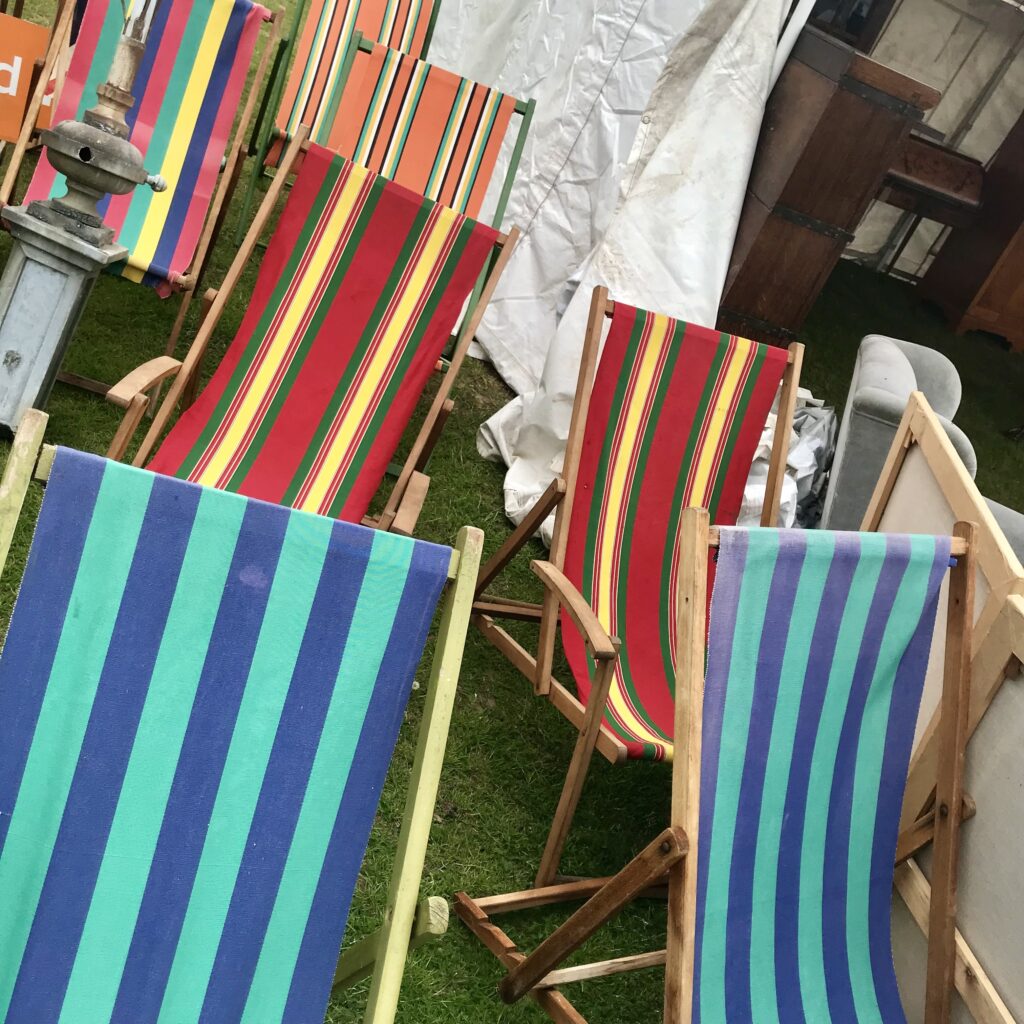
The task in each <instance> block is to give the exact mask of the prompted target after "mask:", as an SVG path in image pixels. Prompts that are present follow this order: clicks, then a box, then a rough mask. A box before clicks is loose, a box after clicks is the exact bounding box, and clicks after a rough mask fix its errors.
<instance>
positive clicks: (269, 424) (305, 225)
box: [108, 132, 515, 532]
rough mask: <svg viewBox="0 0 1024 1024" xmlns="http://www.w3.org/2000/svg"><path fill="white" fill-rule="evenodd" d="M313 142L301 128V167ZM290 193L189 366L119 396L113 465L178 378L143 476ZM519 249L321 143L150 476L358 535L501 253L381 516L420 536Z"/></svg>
mask: <svg viewBox="0 0 1024 1024" xmlns="http://www.w3.org/2000/svg"><path fill="white" fill-rule="evenodd" d="M303 145H304V143H303V140H302V133H301V132H300V135H299V136H297V137H296V139H294V140H293V141H292V143H291V145H290V146H289V157H288V159H289V160H292V159H294V157H295V156H296V155H297V154H298V153H299V151H300V150H301V149H302V148H303ZM284 180H285V175H283V174H282V175H279V176H278V177H277V178H275V180H274V182H273V183H272V185H271V188H270V190H269V191H268V192H267V196H266V198H265V199H264V202H263V206H262V208H261V212H260V214H259V215H258V217H257V219H256V221H255V222H254V224H253V226H252V228H250V231H249V236H248V238H247V239H246V243H245V244H244V245H243V246H242V248H241V249H240V250H239V253H238V255H237V257H236V258H235V261H234V263H233V264H232V267H231V269H230V270H229V272H228V276H227V279H226V280H225V285H224V288H222V289H221V291H220V292H219V293H218V294H217V297H216V299H215V301H214V303H213V306H212V307H211V309H210V314H209V315H208V316H207V318H206V320H205V321H204V322H203V324H202V327H201V328H200V332H199V334H198V336H197V338H196V340H195V342H194V343H193V345H192V347H191V349H190V350H189V353H188V355H187V356H186V358H185V360H184V361H183V362H181V363H179V362H178V361H176V360H173V359H170V358H168V357H161V358H158V359H156V360H151V361H150V362H149V363H147V364H146V365H145V366H143V367H141V368H140V369H138V370H136V371H134V372H133V373H132V374H130V375H129V376H128V378H126V379H125V381H123V382H122V383H121V384H120V385H116V386H115V387H114V388H113V389H112V390H111V394H110V395H108V398H110V400H111V401H114V402H118V403H119V404H122V405H124V406H125V407H126V408H127V409H128V414H127V415H126V418H125V421H124V423H123V424H122V427H123V429H122V431H119V436H118V437H117V438H115V441H114V444H113V445H112V447H111V450H110V453H109V454H111V455H112V456H114V457H120V456H121V455H122V454H123V453H124V450H125V444H126V443H127V439H128V437H130V435H131V433H132V432H133V431H134V429H135V426H136V424H137V423H138V422H139V418H140V416H141V410H142V409H143V408H144V407H145V404H146V397H145V395H146V392H148V391H149V390H151V389H152V387H153V386H154V384H155V383H156V382H158V381H160V380H162V379H164V378H165V377H167V376H174V377H175V380H174V384H173V385H172V387H171V389H170V391H169V392H168V395H167V397H166V399H165V400H164V402H163V405H162V406H161V408H160V409H159V410H158V412H157V414H156V416H155V417H154V420H153V424H152V426H151V428H150V430H149V432H148V434H147V435H146V438H145V440H144V441H143V443H142V446H141V448H140V449H139V450H138V451H137V453H136V455H135V464H136V465H143V464H145V463H146V460H147V459H148V458H149V455H150V452H151V451H152V450H153V446H154V445H155V443H156V441H158V440H159V439H160V437H161V435H162V433H163V430H164V427H165V425H166V424H167V423H168V422H169V419H170V416H171V414H172V413H173V411H174V409H175V407H176V405H177V404H178V401H179V398H180V397H181V396H182V394H183V391H184V388H185V387H186V385H187V384H188V383H189V381H190V380H191V379H192V378H193V376H194V375H195V372H196V370H197V368H198V367H199V360H200V359H201V358H202V354H203V352H204V350H205V348H206V346H207V343H208V342H209V339H210V336H211V334H212V331H213V329H214V326H215V324H216V321H217V318H218V317H219V315H220V313H221V311H222V310H223V308H224V303H225V301H226V299H227V296H228V294H229V293H230V291H231V289H232V288H233V287H234V285H235V283H236V282H237V280H238V277H239V275H240V274H241V272H242V271H243V269H244V268H245V267H246V265H247V264H248V262H249V259H250V257H251V255H252V251H253V247H254V245H255V244H256V240H257V238H258V237H259V234H260V230H261V227H262V223H263V222H264V221H265V219H266V218H267V217H269V215H270V212H271V211H272V210H273V208H274V204H275V202H276V200H277V196H278V194H279V193H280V191H281V189H282V186H283V183H284ZM509 238H511V241H510V240H509ZM514 241H515V239H514V237H512V236H511V233H510V236H509V237H502V236H499V235H498V233H497V231H495V230H494V229H493V228H490V227H487V226H485V225H481V224H478V223H477V222H475V221H473V220H471V219H469V218H468V217H465V216H463V215H462V214H459V213H455V212H454V211H453V210H450V209H448V208H447V207H444V206H441V205H439V204H437V203H433V202H431V201H430V200H428V199H424V198H423V197H422V196H418V195H415V194H414V193H412V192H410V191H408V190H407V189H404V188H402V187H400V186H398V185H395V184H394V183H393V182H390V181H388V180H387V179H385V178H382V177H379V176H377V175H374V174H371V173H370V172H369V171H367V170H366V169H365V168H362V167H359V166H358V165H356V164H353V163H350V162H347V161H345V160H342V159H341V158H340V157H337V156H333V155H332V154H330V153H329V152H328V151H327V150H325V149H322V148H321V147H319V146H314V145H310V146H309V148H308V150H307V151H306V153H305V159H304V162H303V165H302V170H301V172H300V173H299V175H298V177H297V178H296V180H295V185H294V187H293V188H292V189H291V192H290V193H289V196H288V201H287V203H286V205H285V207H284V211H283V213H282V215H281V219H280V221H279V222H278V225H277V228H276V230H275V232H274V235H273V238H272V240H271V242H270V244H269V246H268V248H267V252H266V254H265V255H264V257H263V263H262V266H261V268H260V274H259V277H258V280H257V283H256V287H255V290H254V292H253V296H252V300H251V301H250V303H249V305H248V309H247V312H246V316H245V319H244V320H243V322H242V325H241V328H240V329H239V331H238V334H237V335H236V336H235V339H234V341H233V342H232V343H231V345H230V347H229V348H228V351H227V353H226V355H225V356H224V358H223V359H222V361H221V363H220V365H219V366H218V368H217V370H216V373H215V374H214V376H213V379H212V380H211V381H210V382H209V384H208V385H207V387H206V389H205V390H204V391H203V392H202V394H201V395H200V396H199V399H198V401H196V403H195V404H194V405H192V406H191V407H190V408H188V409H187V410H186V411H185V412H184V413H183V415H182V416H181V417H180V418H179V419H178V421H177V422H176V423H175V425H174V428H173V430H172V431H171V433H170V434H169V436H168V437H167V438H166V439H165V440H164V441H163V443H162V444H161V446H160V448H159V450H158V451H157V452H156V454H155V455H154V456H153V458H152V461H150V462H149V467H150V468H151V469H153V470H155V471H157V472H161V473H169V474H172V475H175V476H180V477H182V478H184V479H187V480H192V481H195V482H196V483H202V484H208V485H211V486H214V487H221V488H225V489H227V490H233V491H238V492H239V493H241V494H247V495H249V496H250V497H258V498H263V499H265V500H267V501H275V502H281V503H283V504H286V505H290V506H291V507H293V508H301V509H306V510H308V511H314V512H319V513H321V514H322V515H330V516H337V517H340V518H342V519H348V520H350V521H353V522H359V521H360V520H362V519H363V518H364V517H365V516H366V515H367V512H368V510H369V507H370V502H371V499H372V498H373V496H374V495H375V493H376V492H377V490H378V488H379V486H380V483H381V481H382V479H383V477H384V474H385V471H386V469H387V467H388V464H389V462H390V460H391V459H392V458H393V457H394V454H395V451H396V449H397V447H398V444H399V441H400V440H401V437H402V434H403V432H404V431H405V429H406V427H407V426H408V424H409V420H410V417H411V416H412V414H413V411H414V409H415V407H416V404H417V402H418V401H419V399H420V396H421V395H422V394H423V391H424V388H425V387H426V385H427V382H428V380H429V378H430V376H431V374H432V373H433V372H434V370H435V368H436V367H437V364H438V358H439V356H440V355H441V351H442V349H443V348H444V346H445V344H446V343H447V341H448V338H449V337H450V334H451V331H452V328H453V327H454V325H455V323H456V320H457V319H458V317H459V315H460V313H461V311H462V307H463V304H464V303H465V301H466V299H467V297H468V296H469V295H470V293H471V292H472V291H473V289H474V286H475V284H476V282H477V280H478V278H479V277H480V275H481V273H482V272H483V269H484V267H485V265H486V264H487V263H488V261H489V260H491V257H492V256H496V258H495V259H494V260H493V263H494V266H493V269H492V270H491V271H490V273H489V276H488V278H487V285H486V287H485V289H484V293H483V297H482V298H481V299H480V300H479V301H478V302H476V304H475V306H474V307H473V308H472V310H471V313H470V315H469V316H467V317H466V318H465V320H466V322H465V323H464V324H463V327H462V330H461V333H460V336H459V343H458V345H457V347H456V351H455V354H454V356H453V360H452V363H451V366H450V368H449V370H448V372H447V373H445V374H444V376H443V378H442V381H441V383H440V386H439V387H438V389H437V392H436V394H435V396H434V398H433V400H432V404H431V406H430V410H429V412H428V413H427V416H426V419H425V421H424V423H423V426H422V428H421V429H420V431H419V433H418V435H417V438H416V440H415V441H414V443H413V446H412V448H411V450H410V452H409V455H408V458H407V459H406V462H405V465H404V467H403V468H402V471H401V473H400V474H399V477H398V480H397V482H396V484H395V487H394V489H393V490H392V492H391V495H390V497H389V499H388V501H387V504H386V505H385V507H384V511H383V512H382V513H381V515H380V516H379V518H377V519H375V520H373V524H374V525H377V526H380V527H381V528H383V529H390V528H394V529H396V530H399V531H400V532H409V531H410V530H411V527H412V526H413V525H414V524H415V520H416V517H417V516H418V514H419V509H420V507H421V505H422V502H423V498H424V497H425V494H426V488H427V486H428V483H429V481H428V478H427V477H426V475H425V474H424V473H423V469H424V466H425V462H426V458H427V456H428V455H429V452H430V448H431V447H432V445H433V443H434V441H435V440H436V438H437V436H438V433H439V432H440V429H441V427H442V425H443V423H444V420H445V419H446V417H447V415H448V413H449V412H450V410H451V407H452V405H451V402H450V400H449V397H448V395H449V392H450V390H451V386H452V383H453V380H454V375H455V374H456V373H457V372H458V369H459V367H460V366H461V364H462V360H463V359H464V357H465V352H466V349H467V347H468V346H469V343H470V341H471V340H472V337H473V332H474V331H475V329H476V325H477V324H478V323H479V320H480V317H481V316H482V315H483V310H484V308H485V306H486V303H487V301H488V300H489V298H490V294H491V292H492V291H493V289H494V286H495V284H496V283H497V280H498V276H499V275H500V273H501V271H502V270H503V269H504V266H505V263H506V261H507V259H508V256H509V254H510V252H511V248H512V245H514ZM368 522H369V520H368Z"/></svg>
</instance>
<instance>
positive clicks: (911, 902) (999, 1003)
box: [896, 860, 1017, 1024]
mask: <svg viewBox="0 0 1024 1024" xmlns="http://www.w3.org/2000/svg"><path fill="white" fill-rule="evenodd" d="M896 891H897V892H898V893H899V894H900V897H901V898H902V899H903V902H904V903H905V904H906V905H907V909H908V910H909V911H910V914H911V916H912V917H913V919H914V920H915V921H916V922H917V926H918V927H919V928H920V929H921V931H922V932H923V933H924V935H925V937H926V938H927V936H928V911H929V904H930V903H931V886H930V885H929V884H928V879H926V878H925V877H924V875H923V874H922V872H921V869H920V868H919V867H918V866H917V864H916V863H915V862H914V861H912V860H909V861H907V862H906V863H905V864H901V865H900V866H899V867H898V868H897V869H896ZM954 981H955V984H956V990H957V992H959V993H960V995H961V997H962V998H963V1001H964V1003H965V1004H966V1006H967V1009H968V1010H969V1011H970V1013H971V1016H972V1017H973V1018H974V1020H975V1024H1017V1021H1016V1020H1015V1019H1014V1017H1013V1015H1012V1014H1011V1013H1010V1011H1009V1009H1008V1008H1007V1006H1006V1003H1004V1002H1003V1000H1002V998H1001V997H1000V995H999V993H998V992H997V991H996V987H995V985H993V984H992V980H991V978H989V976H988V974H987V973H986V971H985V968H984V967H982V965H981V962H980V961H979V960H978V958H977V957H976V956H975V955H974V952H973V950H972V949H971V947H970V946H968V945H967V940H966V939H965V938H964V937H963V935H962V934H961V932H960V931H959V930H958V931H957V932H956V964H955V968H954Z"/></svg>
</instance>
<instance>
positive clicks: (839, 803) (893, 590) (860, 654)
mask: <svg viewBox="0 0 1024 1024" xmlns="http://www.w3.org/2000/svg"><path fill="white" fill-rule="evenodd" d="M909 562H910V543H909V540H908V538H906V537H890V538H887V550H886V553H885V557H884V559H883V560H882V565H881V571H880V573H879V575H878V580H877V582H874V583H873V585H872V593H871V594H870V595H869V594H867V593H863V592H861V593H858V594H855V595H853V597H854V599H855V600H857V601H858V602H860V601H864V600H868V599H870V601H871V604H870V607H869V610H868V615H867V621H866V622H865V624H864V632H863V635H862V636H861V638H860V640H859V650H858V651H857V654H856V659H857V660H856V665H855V667H854V671H853V677H852V679H851V680H850V690H849V695H848V697H847V704H846V713H845V715H844V716H843V725H842V729H841V730H840V733H839V744H838V746H837V748H836V756H835V766H834V768H833V778H832V789H831V793H830V795H829V806H828V817H827V825H826V828H825V848H826V849H827V850H831V851H833V856H830V857H828V858H827V859H826V860H825V864H824V870H823V877H822V900H821V933H822V934H821V939H822V950H823V959H824V963H825V987H826V990H827V991H828V1004H829V1009H830V1011H831V1013H832V1015H833V1017H834V1018H835V1019H836V1020H846V1019H850V1020H856V1019H857V1008H856V1006H855V1004H854V996H853V987H852V985H851V984H850V970H849V963H848V960H847V946H846V899H847V879H848V872H849V858H848V851H849V849H850V841H851V836H850V817H851V811H852V806H853V783H854V778H855V776H856V771H857V755H858V750H859V744H860V731H861V727H862V725H863V723H864V712H865V706H866V703H867V697H868V691H869V690H870V689H871V681H872V679H873V678H874V675H875V667H876V664H877V660H878V655H879V651H880V649H881V645H882V638H883V636H884V635H885V628H886V625H887V623H888V621H889V616H890V613H891V612H892V609H893V604H894V602H895V600H896V595H897V592H898V591H899V586H900V583H901V582H902V580H903V577H904V575H905V574H906V571H907V565H908V564H909ZM887 870H888V872H889V874H890V876H891V873H892V865H889V868H888V869H887Z"/></svg>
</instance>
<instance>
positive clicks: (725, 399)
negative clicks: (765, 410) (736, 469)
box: [689, 338, 754, 508]
mask: <svg viewBox="0 0 1024 1024" xmlns="http://www.w3.org/2000/svg"><path fill="white" fill-rule="evenodd" d="M753 344H754V343H753V342H751V341H748V340H747V339H746V338H737V339H736V344H735V347H734V348H733V351H732V355H731V357H730V360H729V366H728V368H727V370H726V372H725V376H724V379H723V382H722V389H721V391H720V392H719V394H718V401H717V402H716V403H715V407H714V408H713V409H712V410H711V411H710V413H709V415H708V430H707V437H706V438H705V440H704V445H703V447H702V448H701V450H700V452H698V453H697V454H698V461H697V467H696V471H695V473H694V477H693V490H692V492H691V495H690V502H689V503H690V505H697V506H699V507H701V508H707V504H708V500H709V498H710V497H711V491H712V490H713V488H714V483H715V481H714V479H713V478H712V474H713V470H714V465H715V455H716V453H717V451H718V445H719V441H720V440H721V437H722V434H723V432H727V431H728V429H729V425H730V419H729V409H730V408H731V406H732V403H733V400H734V399H735V397H736V391H737V389H738V388H739V386H740V381H741V379H742V375H743V368H744V366H746V363H747V358H748V357H749V355H750V349H751V347H752V345H753Z"/></svg>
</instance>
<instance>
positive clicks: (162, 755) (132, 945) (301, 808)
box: [0, 449, 451, 1024]
mask: <svg viewBox="0 0 1024 1024" xmlns="http://www.w3.org/2000/svg"><path fill="white" fill-rule="evenodd" d="M450 554H451V552H450V550H449V549H448V548H443V547H438V546H435V545H431V544H426V543H423V542H419V541H413V540H409V539H407V538H402V537H397V536H392V535H390V534H385V533H381V532H377V531H372V530H367V529H364V528H362V527H359V526H353V525H351V524H349V523H343V522H338V521H335V520H330V519H326V518H323V517H320V516H317V515H312V514H310V513H305V512H296V511H292V510H290V509H286V508H282V507H279V506H276V505H270V504H266V503H263V502H260V501H255V500H252V499H248V498H245V497H242V496H240V495H237V494H231V493H226V492H223V491H216V490H213V489H209V488H205V487H200V486H197V485H195V484H189V483H186V482H184V481H180V480H176V479H174V478H170V477H163V476H157V475H155V474H153V473H149V472H147V471H144V470H137V469H132V468H130V467H127V466H123V465H120V464H119V463H116V462H109V461H107V460H105V459H100V458H97V457H94V456H90V455H83V454H80V453H78V452H73V451H69V450H66V449H59V450H58V452H57V455H56V460H55V462H54V464H53V469H52V472H51V476H50V482H49V485H48V487H47V490H46V495H45V498H44V501H43V507H42V512H41V514H40V518H39V523H38V526H37V530H36V534H35V538H34V541H33V544H32V550H31V552H30V555H29V560H28V565H27V568H26V571H25V576H24V580H23V583H22V587H21V591H20V594H19V597H18V601H17V605H16V608H15V612H14V616H13V618H12V621H11V626H10V631H9V633H8V637H7V642H6V646H5V648H4V651H3V655H2V658H0V1020H4V1021H5V1022H7V1024H29V1022H31V1024H49V1022H60V1024H100V1022H104V1024H106V1022H115V1024H128V1022H131V1024H141V1022H143V1021H145V1022H155V1024H187V1022H198V1021H217V1022H227V1021H233V1022H246V1024H257V1022H258V1024H270V1022H278V1021H286V1022H299V1021H301V1022H310V1021H321V1020H322V1019H323V1014H324V1009H325V1007H326V1004H327V1000H328V996H329V989H330V984H331V978H332V974H333V969H334V964H335V960H336V958H337V954H338V950H339V948H340V945H341V940H342V934H343V931H344V927H345V919H346V915H347V913H348V907H349V902H350V899H351V895H352V892H353V889H354V885H355V881H356V878H357V875H358V872H359V868H360V864H361V862H362V858H363V854H364V851H365V847H366V842H367V838H368V835H369V830H370V827H371V824H372V821H373V817H374V815H375V813H376V808H377V802H378V798H379V795H380V790H381V786H382V784H383V781H384V777H385V773H386V770H387V766H388V762H389V760H390V757H391V753H392V750H393V747H394V743H395V740H396V737H397V733H398V728H399V725H400V723H401V720H402V715H403V712H404V708H405V705H406V700H407V698H408V695H409V691H410V689H411V685H412V680H413V672H414V670H415V668H416V665H417V664H418V662H419V659H420V656H421V654H422V651H423V646H424V643H425V639H426V634H427V629H428V627H429V624H430V621H431V618H432V616H433V612H434V609H435V606H436V602H437V599H438V596H439V594H440V591H441V588H442V586H443V584H444V582H445V579H446V577H447V571H448V565H449V560H450Z"/></svg>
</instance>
